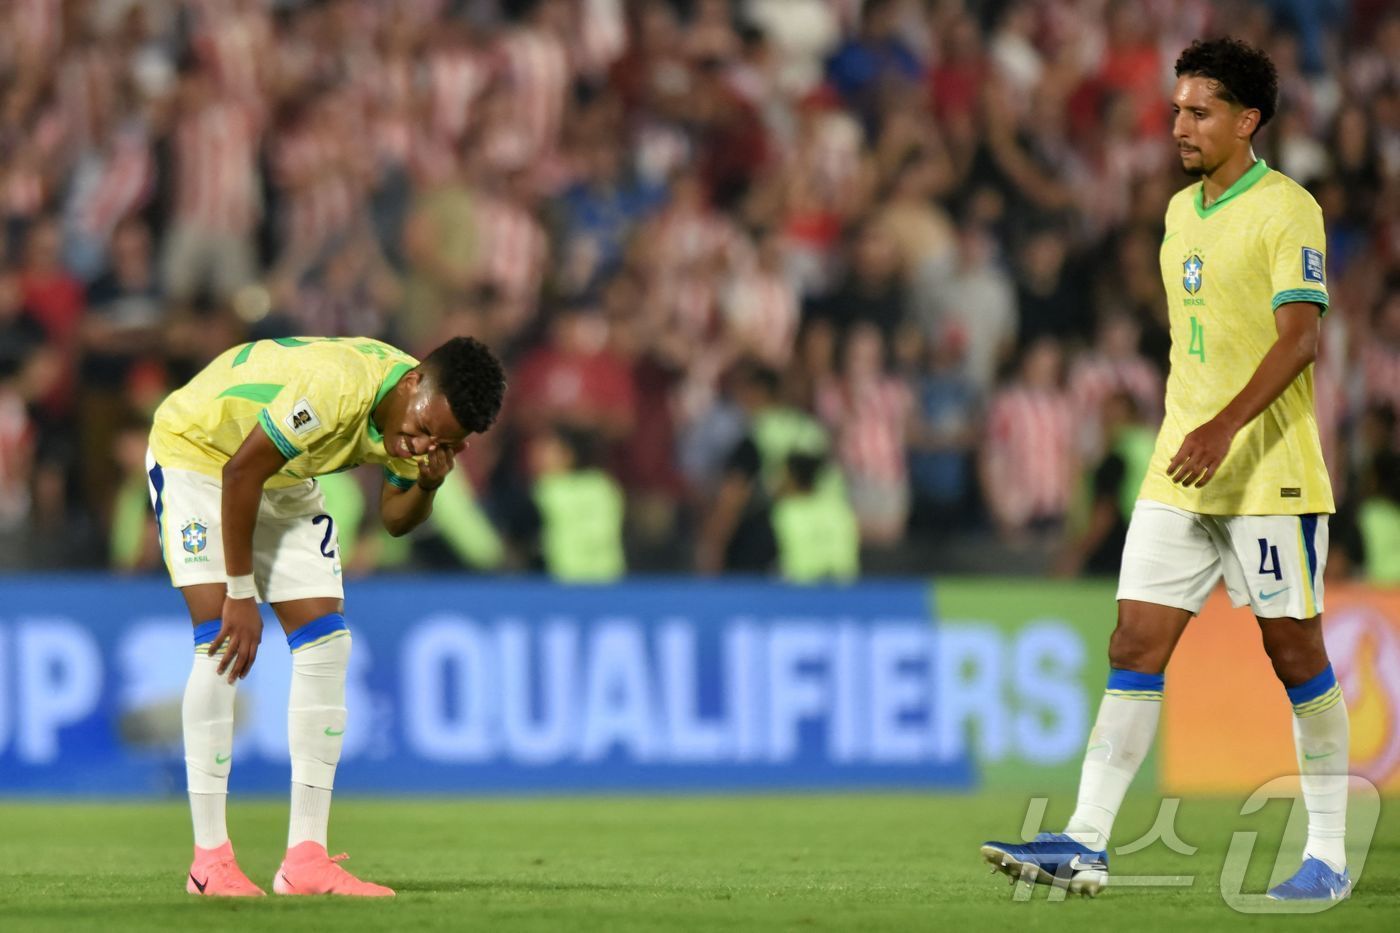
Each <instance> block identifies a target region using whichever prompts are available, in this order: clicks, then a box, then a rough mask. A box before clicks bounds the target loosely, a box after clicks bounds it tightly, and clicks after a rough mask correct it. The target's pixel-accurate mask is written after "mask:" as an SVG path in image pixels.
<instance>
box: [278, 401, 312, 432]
mask: <svg viewBox="0 0 1400 933" xmlns="http://www.w3.org/2000/svg"><path fill="white" fill-rule="evenodd" d="M282 422H283V424H285V425H286V426H287V427H288V428H290V429H291V431H292V433H293V434H295V435H297V436H298V437H301V436H302V435H304V434H310V433H311V432H312V431H314V430H316V429H317V428H319V427H320V426H321V419H320V417H318V416H317V414H316V409H314V408H312V407H311V403H310V402H308V401H307V400H306V399H305V397H303V398H299V399H297V400H296V403H295V404H293V405H292V413H291V414H290V415H288V416H287V417H285V418H283V419H282Z"/></svg>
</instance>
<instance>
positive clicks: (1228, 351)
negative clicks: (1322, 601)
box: [1139, 159, 1335, 515]
mask: <svg viewBox="0 0 1400 933" xmlns="http://www.w3.org/2000/svg"><path fill="white" fill-rule="evenodd" d="M1166 220H1167V223H1166V234H1165V235H1164V236H1163V238H1162V247H1161V252H1160V259H1161V264H1162V282H1163V284H1164V285H1165V286H1166V290H1167V306H1168V311H1169V314H1170V317H1171V338H1172V339H1171V372H1170V374H1169V375H1168V377H1167V399H1166V417H1165V418H1164V419H1163V421H1162V429H1161V432H1160V433H1159V434H1158V435H1157V445H1156V447H1155V448H1154V450H1153V454H1152V463H1151V466H1150V467H1149V469H1148V472H1147V478H1146V479H1145V480H1144V481H1143V484H1142V491H1141V492H1140V493H1139V498H1142V499H1151V500H1153V501H1156V502H1163V503H1166V504H1167V505H1173V506H1176V507H1177V508H1181V509H1186V510H1188V511H1191V512H1198V513H1205V514H1210V515H1302V514H1307V513H1311V512H1332V511H1334V508H1335V507H1334V505H1333V501H1332V483H1331V480H1330V479H1329V478H1328V476H1327V465H1326V464H1325V463H1324V462H1323V459H1322V442H1321V440H1320V438H1319V436H1318V431H1317V418H1316V413H1315V408H1314V403H1313V367H1312V366H1309V367H1308V368H1307V369H1305V370H1303V372H1301V373H1300V374H1299V375H1298V377H1297V378H1296V379H1294V380H1293V382H1291V383H1290V384H1289V385H1288V387H1287V388H1285V389H1284V390H1283V392H1282V394H1280V395H1279V397H1278V398H1276V399H1275V400H1274V401H1273V403H1272V404H1270V405H1269V407H1268V408H1266V409H1265V410H1264V411H1263V412H1261V413H1260V414H1259V416H1258V417H1257V418H1255V419H1254V420H1253V421H1251V422H1250V423H1249V424H1247V425H1245V426H1244V427H1243V428H1241V429H1240V431H1239V433H1238V434H1236V435H1235V439H1234V443H1233V444H1232V445H1231V446H1230V452H1229V454H1228V455H1227V456H1226V458H1225V460H1224V462H1222V463H1221V465H1220V469H1219V470H1218V471H1217V472H1216V474H1215V476H1214V477H1213V478H1212V479H1211V481H1210V482H1209V483H1208V484H1206V485H1205V486H1204V487H1201V488H1199V489H1197V488H1189V489H1188V488H1184V487H1182V486H1179V485H1177V484H1176V483H1173V482H1172V481H1171V478H1170V477H1168V476H1167V465H1168V464H1169V463H1170V462H1171V459H1172V457H1173V456H1175V455H1176V452H1177V450H1179V449H1180V447H1181V442H1182V441H1183V440H1184V439H1185V437H1186V435H1187V434H1189V433H1190V432H1191V431H1194V430H1195V429H1196V428H1198V427H1200V426H1201V425H1202V424H1205V423H1206V422H1207V421H1209V420H1210V419H1212V418H1214V417H1215V416H1216V415H1218V414H1219V413H1220V412H1221V410H1222V409H1224V408H1225V406H1226V405H1228V404H1229V403H1230V401H1231V400H1232V399H1234V397H1235V396H1236V395H1238V394H1239V392H1240V390H1241V389H1243V388H1244V387H1245V384H1246V383H1247V382H1249V379H1250V377H1251V376H1253V375H1254V371H1255V370H1256V369H1257V368H1258V367H1259V363H1260V361H1261V360H1263V358H1264V355H1265V354H1266V353H1267V352H1268V351H1269V348H1270V347H1271V346H1273V344H1274V342H1275V340H1277V339H1278V330H1277V328H1276V326H1275V323H1274V311H1275V310H1277V309H1278V307H1279V306H1280V305H1283V304H1288V303H1291V302H1311V303H1313V304H1316V305H1317V306H1318V308H1319V309H1320V311H1321V312H1322V313H1324V314H1325V313H1326V311H1327V301H1328V299H1327V283H1326V273H1325V270H1324V259H1325V250H1326V240H1325V237H1324V235H1323V229H1322V211H1321V209H1320V208H1319V207H1318V206H1317V202H1316V201H1314V200H1313V198H1312V196H1311V195H1310V194H1308V193H1307V191H1305V190H1303V188H1302V187H1301V186H1299V185H1298V184H1297V183H1296V182H1294V181H1293V180H1292V179H1291V178H1289V177H1287V176H1286V175H1283V174H1281V173H1279V172H1276V171H1273V170H1272V169H1270V168H1269V167H1268V166H1267V165H1266V164H1264V161H1263V160H1262V159H1261V160H1259V161H1258V162H1255V163H1254V165H1253V166H1252V167H1251V168H1250V169H1249V171H1247V172H1245V173H1244V175H1242V176H1240V179H1239V180H1238V181H1237V182H1235V183H1234V184H1233V185H1231V186H1230V188H1229V189H1228V190H1227V191H1225V192H1224V193H1223V194H1222V195H1221V196H1220V197H1219V198H1218V199H1217V200H1216V201H1215V202H1214V203H1213V204H1211V205H1210V207H1205V206H1204V205H1203V203H1202V184H1201V183H1197V184H1195V185H1192V186H1191V187H1189V188H1186V189H1184V190H1182V191H1179V192H1177V194H1176V195H1175V196H1174V197H1173V198H1172V200H1171V203H1170V204H1168V205H1167V218H1166Z"/></svg>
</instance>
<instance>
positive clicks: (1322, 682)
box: [1286, 664, 1337, 706]
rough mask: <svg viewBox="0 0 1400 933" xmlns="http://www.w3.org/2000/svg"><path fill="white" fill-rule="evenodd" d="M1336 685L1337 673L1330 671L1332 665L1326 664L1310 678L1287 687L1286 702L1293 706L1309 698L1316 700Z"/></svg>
mask: <svg viewBox="0 0 1400 933" xmlns="http://www.w3.org/2000/svg"><path fill="white" fill-rule="evenodd" d="M1335 686H1337V675H1335V674H1333V673H1332V665H1330V664H1329V665H1327V666H1326V667H1324V668H1323V669H1322V673H1321V674H1318V675H1317V676H1316V677H1314V678H1313V679H1312V680H1309V681H1307V682H1306V683H1301V684H1299V685H1298V686H1296V687H1288V688H1286V689H1287V692H1288V702H1290V703H1292V704H1293V705H1294V706H1298V705H1299V704H1302V703H1306V702H1308V701H1309V700H1316V699H1317V698H1318V697H1320V696H1322V695H1323V694H1324V693H1326V692H1327V691H1328V690H1331V689H1332V688H1333V687H1335Z"/></svg>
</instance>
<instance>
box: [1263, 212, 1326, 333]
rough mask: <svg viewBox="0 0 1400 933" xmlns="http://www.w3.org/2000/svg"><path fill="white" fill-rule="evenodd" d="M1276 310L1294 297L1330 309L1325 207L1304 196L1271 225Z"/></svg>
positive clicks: (1270, 250)
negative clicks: (1323, 227)
mask: <svg viewBox="0 0 1400 933" xmlns="http://www.w3.org/2000/svg"><path fill="white" fill-rule="evenodd" d="M1266 242H1267V244H1268V249H1269V269H1270V276H1271V279H1272V289H1273V294H1274V298H1273V310H1275V311H1277V310H1278V308H1279V305H1284V304H1288V303H1289V302H1294V301H1308V302H1312V303H1313V304H1315V305H1318V306H1319V307H1321V309H1322V311H1323V313H1324V314H1325V313H1326V312H1327V303H1328V297H1327V281H1326V279H1327V272H1326V252H1325V250H1326V249H1327V239H1326V235H1325V234H1324V233H1323V229H1322V209H1321V208H1319V207H1318V206H1317V203H1316V202H1314V201H1313V200H1312V199H1311V198H1308V197H1306V196H1300V197H1297V198H1295V199H1293V201H1292V203H1291V204H1289V205H1288V207H1287V208H1286V209H1285V210H1284V211H1281V212H1280V213H1279V215H1277V216H1276V217H1275V218H1274V220H1273V222H1272V223H1271V224H1270V226H1269V227H1268V228H1267V233H1266Z"/></svg>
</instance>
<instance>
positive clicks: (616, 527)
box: [530, 428, 627, 583]
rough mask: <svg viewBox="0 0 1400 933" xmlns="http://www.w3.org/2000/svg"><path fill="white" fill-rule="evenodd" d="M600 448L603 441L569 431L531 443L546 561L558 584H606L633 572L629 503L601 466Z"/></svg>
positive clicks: (535, 498)
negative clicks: (626, 525) (626, 528)
mask: <svg viewBox="0 0 1400 933" xmlns="http://www.w3.org/2000/svg"><path fill="white" fill-rule="evenodd" d="M598 446H599V445H598V442H597V438H595V437H593V436H591V435H589V434H587V433H585V432H582V431H577V430H573V429H568V428H554V429H551V430H547V431H545V432H543V433H542V434H540V435H538V436H537V437H536V438H535V439H534V440H533V441H532V442H531V445H530V466H531V471H532V473H533V474H534V476H535V481H534V485H533V487H532V489H531V498H532V499H533V501H534V504H535V510H536V512H537V514H538V517H539V548H540V557H541V558H542V560H543V563H544V569H545V570H546V571H548V573H549V575H550V576H551V577H553V578H554V579H556V580H563V581H565V582H569V583H604V582H607V581H610V580H616V579H617V578H619V577H621V576H622V575H623V574H625V573H626V572H627V558H626V554H625V552H624V550H623V544H622V526H623V519H624V514H625V510H626V505H625V501H626V500H625V498H624V496H623V492H622V488H621V487H620V486H619V485H618V483H617V481H616V480H614V479H613V478H612V476H611V475H609V474H608V473H607V471H605V470H603V469H602V468H601V467H599V466H598V460H599V457H598Z"/></svg>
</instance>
